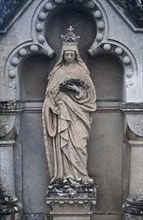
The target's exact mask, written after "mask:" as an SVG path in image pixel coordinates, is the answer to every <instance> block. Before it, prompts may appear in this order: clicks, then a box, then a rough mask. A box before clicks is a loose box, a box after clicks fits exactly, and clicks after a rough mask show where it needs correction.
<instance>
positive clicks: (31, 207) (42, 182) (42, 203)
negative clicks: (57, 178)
mask: <svg viewBox="0 0 143 220" xmlns="http://www.w3.org/2000/svg"><path fill="white" fill-rule="evenodd" d="M21 124H22V127H21V134H20V137H21V138H20V139H21V142H22V148H23V149H22V151H23V155H22V158H21V159H22V160H23V205H24V211H25V212H28V213H29V212H30V213H43V212H48V208H47V206H46V196H45V194H46V191H47V189H48V183H49V175H48V165H47V161H46V156H45V149H44V143H43V133H42V119H41V114H40V113H25V114H23V116H22V121H21Z"/></svg>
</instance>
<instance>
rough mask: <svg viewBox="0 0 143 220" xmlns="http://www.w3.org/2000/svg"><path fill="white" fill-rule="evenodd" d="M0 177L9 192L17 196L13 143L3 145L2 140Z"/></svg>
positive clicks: (0, 147) (0, 143)
mask: <svg viewBox="0 0 143 220" xmlns="http://www.w3.org/2000/svg"><path fill="white" fill-rule="evenodd" d="M5 143H6V141H5ZM0 179H1V184H2V186H3V187H4V188H5V189H6V192H7V194H8V195H11V196H13V197H14V198H15V186H14V164H13V143H11V144H8V143H7V145H6V144H3V145H2V141H0Z"/></svg>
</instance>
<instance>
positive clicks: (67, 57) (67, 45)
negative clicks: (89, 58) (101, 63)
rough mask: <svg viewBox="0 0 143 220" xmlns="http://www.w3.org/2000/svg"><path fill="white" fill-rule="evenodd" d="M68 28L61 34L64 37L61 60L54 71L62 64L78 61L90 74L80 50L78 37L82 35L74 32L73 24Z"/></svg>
mask: <svg viewBox="0 0 143 220" xmlns="http://www.w3.org/2000/svg"><path fill="white" fill-rule="evenodd" d="M67 30H68V32H67V34H65V35H61V38H62V39H63V44H62V49H61V54H60V57H59V60H58V61H57V63H56V64H55V66H54V68H53V72H55V71H56V70H57V69H58V68H60V67H61V65H63V64H65V63H67V64H70V63H74V62H75V61H76V63H78V64H79V65H80V66H82V67H83V68H84V69H85V71H86V72H87V73H88V74H89V70H88V68H87V66H86V64H85V63H84V62H83V60H82V58H81V57H80V54H79V51H78V39H79V38H80V37H79V36H76V35H75V34H74V32H73V30H74V29H73V28H72V26H70V27H69V28H68V29H67Z"/></svg>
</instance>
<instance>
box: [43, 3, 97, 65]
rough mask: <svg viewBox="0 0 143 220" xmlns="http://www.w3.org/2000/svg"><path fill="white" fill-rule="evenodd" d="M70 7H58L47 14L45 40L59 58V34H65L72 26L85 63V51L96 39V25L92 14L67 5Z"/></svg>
mask: <svg viewBox="0 0 143 220" xmlns="http://www.w3.org/2000/svg"><path fill="white" fill-rule="evenodd" d="M69 5H70V6H59V7H58V9H55V10H53V11H52V12H50V13H49V16H48V20H47V22H46V38H47V41H48V43H49V45H50V46H51V48H52V49H53V50H54V51H55V52H56V54H57V57H59V54H60V51H61V46H62V40H61V34H62V35H65V34H66V33H67V28H68V27H69V26H72V27H73V28H74V33H75V34H76V35H79V36H80V39H79V52H80V55H81V57H82V58H83V59H84V61H86V59H87V50H88V49H89V48H90V46H91V45H92V43H93V41H94V39H95V37H96V24H95V21H94V18H93V16H92V14H90V13H89V12H88V11H87V9H85V8H84V7H83V6H81V5H79V6H77V4H76V5H74V4H69Z"/></svg>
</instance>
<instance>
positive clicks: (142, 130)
mask: <svg viewBox="0 0 143 220" xmlns="http://www.w3.org/2000/svg"><path fill="white" fill-rule="evenodd" d="M126 118H127V121H128V126H129V128H130V129H131V131H132V132H133V133H134V134H135V135H137V136H139V137H143V114H141V113H140V114H127V115H126Z"/></svg>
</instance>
